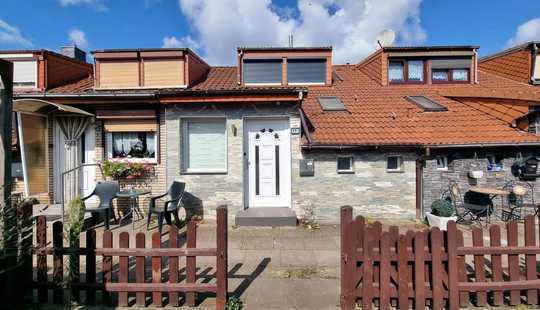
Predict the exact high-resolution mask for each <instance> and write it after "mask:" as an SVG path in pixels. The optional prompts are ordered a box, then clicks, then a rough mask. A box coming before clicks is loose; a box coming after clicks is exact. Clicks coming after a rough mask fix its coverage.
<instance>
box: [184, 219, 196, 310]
mask: <svg viewBox="0 0 540 310" xmlns="http://www.w3.org/2000/svg"><path fill="white" fill-rule="evenodd" d="M186 246H187V248H188V249H189V248H196V247H197V223H196V222H195V221H189V222H188V223H187V240H186ZM196 272H197V258H196V257H195V256H187V257H186V283H188V284H190V283H195V281H196V277H197V274H196ZM196 301H197V295H196V293H195V292H188V293H186V305H187V306H188V307H195V305H196Z"/></svg>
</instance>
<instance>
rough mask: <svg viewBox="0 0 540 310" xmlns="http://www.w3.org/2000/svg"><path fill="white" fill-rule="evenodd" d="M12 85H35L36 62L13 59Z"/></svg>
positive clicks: (30, 86)
mask: <svg viewBox="0 0 540 310" xmlns="http://www.w3.org/2000/svg"><path fill="white" fill-rule="evenodd" d="M13 87H21V88H24V87H27V88H35V87H37V62H35V61H13Z"/></svg>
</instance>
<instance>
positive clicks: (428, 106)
mask: <svg viewBox="0 0 540 310" xmlns="http://www.w3.org/2000/svg"><path fill="white" fill-rule="evenodd" d="M405 99H407V100H409V101H410V102H412V103H414V104H416V105H417V106H418V107H420V108H421V109H423V110H424V112H442V111H448V109H447V108H446V107H445V106H443V105H441V104H440V103H438V102H435V101H433V100H432V99H430V98H428V97H426V96H406V97H405Z"/></svg>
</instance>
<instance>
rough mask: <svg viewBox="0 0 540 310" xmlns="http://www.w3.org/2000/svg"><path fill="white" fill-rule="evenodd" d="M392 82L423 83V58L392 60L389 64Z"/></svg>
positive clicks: (389, 76)
mask: <svg viewBox="0 0 540 310" xmlns="http://www.w3.org/2000/svg"><path fill="white" fill-rule="evenodd" d="M388 80H389V81H390V83H423V82H424V61H423V60H392V61H390V63H389V65H388Z"/></svg>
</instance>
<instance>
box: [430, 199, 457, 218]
mask: <svg viewBox="0 0 540 310" xmlns="http://www.w3.org/2000/svg"><path fill="white" fill-rule="evenodd" d="M431 214H433V215H436V216H441V217H450V216H452V215H454V207H453V206H452V203H451V202H450V201H448V200H446V199H437V200H435V201H434V202H433V203H432V204H431Z"/></svg>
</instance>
